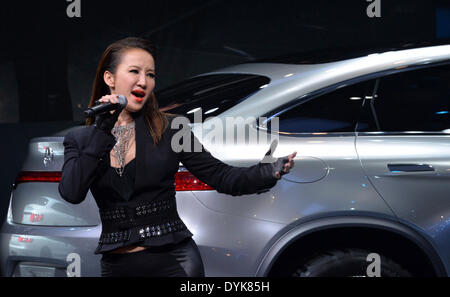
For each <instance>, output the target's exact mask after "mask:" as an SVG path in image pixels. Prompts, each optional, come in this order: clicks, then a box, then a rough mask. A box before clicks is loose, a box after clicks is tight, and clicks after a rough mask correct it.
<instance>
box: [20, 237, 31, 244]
mask: <svg viewBox="0 0 450 297" xmlns="http://www.w3.org/2000/svg"><path fill="white" fill-rule="evenodd" d="M17 241H18V242H27V243H28V242H31V238H27V237H22V236H19V237H18V238H17Z"/></svg>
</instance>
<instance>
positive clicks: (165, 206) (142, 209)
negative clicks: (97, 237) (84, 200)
mask: <svg viewBox="0 0 450 297" xmlns="http://www.w3.org/2000/svg"><path fill="white" fill-rule="evenodd" d="M175 208H176V205H175V201H174V200H161V201H156V202H153V203H146V204H139V205H136V206H134V207H133V208H131V209H129V208H128V207H118V208H108V209H100V218H101V220H102V222H120V221H125V220H129V219H130V216H132V217H133V218H138V217H144V216H151V215H157V214H161V213H163V212H165V211H168V210H173V209H175Z"/></svg>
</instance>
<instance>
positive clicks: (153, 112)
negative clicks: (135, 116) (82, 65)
mask: <svg viewBox="0 0 450 297" xmlns="http://www.w3.org/2000/svg"><path fill="white" fill-rule="evenodd" d="M133 48H139V49H143V50H145V51H147V52H148V53H149V54H150V55H152V57H153V59H154V60H156V53H155V47H154V46H153V45H152V44H151V43H150V42H149V41H148V40H146V39H143V38H139V37H127V38H125V39H121V40H119V41H116V42H114V43H112V44H111V45H109V46H108V47H107V48H106V50H105V51H104V53H103V55H102V57H101V59H100V61H99V62H98V66H97V72H96V74H95V79H94V83H93V86H92V95H91V100H90V102H89V107H92V106H94V105H95V101H96V100H98V99H100V98H101V97H102V96H104V95H109V94H110V91H109V87H108V85H107V84H106V83H105V81H104V79H103V75H104V73H105V71H109V72H111V73H112V74H115V73H116V70H117V66H118V65H119V64H120V61H121V57H122V54H123V53H124V52H125V51H126V50H128V49H133ZM141 111H142V112H143V115H144V118H145V120H146V122H147V124H148V128H149V131H150V134H151V135H152V137H153V141H154V143H155V144H158V143H159V141H160V140H161V137H162V134H163V132H164V130H165V129H166V128H167V126H168V120H167V118H166V116H173V115H171V114H168V113H164V112H161V111H159V107H158V102H157V101H156V97H155V94H154V93H152V94H151V95H150V97H149V98H148V100H147V102H145V105H144V106H143V107H142V110H141ZM91 124H93V119H92V118H88V119H86V125H88V126H89V125H91Z"/></svg>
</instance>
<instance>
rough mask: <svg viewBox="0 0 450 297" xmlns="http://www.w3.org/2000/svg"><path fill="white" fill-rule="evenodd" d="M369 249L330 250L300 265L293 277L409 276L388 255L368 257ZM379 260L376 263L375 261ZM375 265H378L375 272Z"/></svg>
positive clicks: (407, 272) (408, 273) (409, 275)
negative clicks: (375, 257) (376, 257)
mask: <svg viewBox="0 0 450 297" xmlns="http://www.w3.org/2000/svg"><path fill="white" fill-rule="evenodd" d="M369 254H371V252H370V251H366V250H361V249H342V250H331V251H328V252H325V253H322V254H320V255H318V256H316V257H313V258H312V259H310V260H309V261H307V262H306V263H305V264H302V265H300V267H299V268H298V269H296V271H295V272H294V274H293V276H294V277H367V276H382V277H411V276H412V274H411V273H410V272H409V271H407V270H406V269H404V268H403V267H402V266H401V265H400V264H398V263H396V262H395V261H394V260H392V259H391V258H389V257H386V256H384V255H381V254H375V255H378V256H379V258H378V259H377V260H375V259H374V258H370V259H368V256H369ZM377 261H379V262H378V263H375V262H377ZM376 265H379V266H378V267H379V273H377V268H375V266H376ZM369 266H370V267H369Z"/></svg>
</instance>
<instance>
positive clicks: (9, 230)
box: [0, 222, 101, 277]
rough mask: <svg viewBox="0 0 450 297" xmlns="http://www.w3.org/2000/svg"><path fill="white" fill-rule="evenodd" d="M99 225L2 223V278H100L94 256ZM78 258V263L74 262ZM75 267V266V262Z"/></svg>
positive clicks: (0, 247)
mask: <svg viewBox="0 0 450 297" xmlns="http://www.w3.org/2000/svg"><path fill="white" fill-rule="evenodd" d="M100 232H101V225H99V226H92V227H41V226H39V227H37V226H29V225H19V224H13V223H8V222H5V223H4V224H3V226H2V228H1V233H0V273H1V275H2V276H6V277H8V276H67V268H68V266H69V265H70V264H72V263H74V261H76V262H79V265H74V264H72V265H70V266H71V267H70V269H71V270H72V271H73V272H74V273H77V275H79V276H87V277H88V276H100V275H101V269H100V259H101V255H95V254H94V251H95V248H96V247H97V243H98V238H99V236H100ZM78 259H79V260H78ZM76 264H78V263H76Z"/></svg>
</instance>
